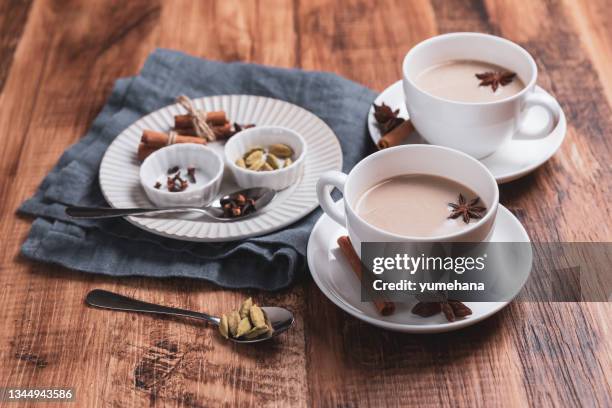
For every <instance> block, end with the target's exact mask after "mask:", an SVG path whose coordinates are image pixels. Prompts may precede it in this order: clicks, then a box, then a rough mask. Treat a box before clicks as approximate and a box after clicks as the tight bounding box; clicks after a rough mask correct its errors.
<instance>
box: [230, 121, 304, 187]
mask: <svg viewBox="0 0 612 408" xmlns="http://www.w3.org/2000/svg"><path fill="white" fill-rule="evenodd" d="M306 154H307V153H306V142H305V141H304V139H303V138H302V136H300V135H299V134H298V133H297V132H295V131H293V130H291V129H288V128H284V127H280V126H258V127H254V128H250V129H246V130H243V131H241V132H239V133H237V134H236V135H235V136H234V137H232V138H231V139H229V140H228V141H227V143H226V144H225V159H226V163H227V166H228V167H229V168H230V169H231V171H232V173H233V174H234V178H235V180H236V182H237V183H238V185H239V186H240V187H241V188H252V187H268V188H272V189H275V190H282V189H285V188H287V187H289V186H291V185H292V184H295V183H296V182H298V180H299V179H300V178H301V176H302V174H303V171H304V165H305V162H306Z"/></svg>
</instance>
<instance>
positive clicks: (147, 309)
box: [85, 289, 220, 326]
mask: <svg viewBox="0 0 612 408" xmlns="http://www.w3.org/2000/svg"><path fill="white" fill-rule="evenodd" d="M85 303H87V304H88V305H90V306H96V307H101V308H104V309H112V310H125V311H129V312H143V313H156V314H163V315H170V316H183V317H193V318H194V319H200V320H205V321H207V322H208V323H211V324H213V325H215V326H218V325H219V320H220V319H219V318H218V317H214V316H210V315H207V314H206V313H200V312H194V311H191V310H184V309H178V308H175V307H167V306H162V305H156V304H154V303H147V302H143V301H141V300H136V299H132V298H129V297H127V296H122V295H119V294H117V293H113V292H108V291H106V290H102V289H95V290H92V291H91V292H89V293H88V294H87V297H86V298H85Z"/></svg>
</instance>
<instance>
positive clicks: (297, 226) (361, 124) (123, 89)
mask: <svg viewBox="0 0 612 408" xmlns="http://www.w3.org/2000/svg"><path fill="white" fill-rule="evenodd" d="M181 94H185V95H188V96H190V97H192V98H197V97H201V96H206V95H219V94H253V95H261V96H267V97H271V98H277V99H282V100H285V101H288V102H291V103H294V104H296V105H299V106H302V107H304V108H305V109H307V110H309V111H311V112H313V113H314V114H316V115H317V116H319V117H320V118H321V119H323V120H324V121H325V122H326V123H327V124H328V125H329V126H330V127H331V128H332V129H333V130H334V132H335V134H336V135H337V136H338V138H339V139H340V144H341V146H342V152H343V155H344V170H349V169H351V168H352V167H353V166H354V165H355V163H357V161H359V159H361V158H362V157H364V156H365V155H366V154H367V153H369V152H370V151H371V149H372V143H371V142H370V141H369V138H368V135H367V129H366V117H367V113H368V109H369V107H370V104H371V103H372V101H373V100H374V97H375V94H374V92H372V91H371V90H369V89H368V88H365V87H363V86H361V85H359V84H356V83H354V82H351V81H349V80H346V79H344V78H341V77H339V76H337V75H334V74H330V73H323V72H308V71H302V70H297V69H280V68H271V67H265V66H261V65H255V64H245V63H222V62H215V61H208V60H204V59H200V58H194V57H190V56H188V55H185V54H183V53H180V52H176V51H170V50H163V49H160V50H156V51H155V52H153V53H152V54H151V55H150V56H149V57H148V59H147V61H146V63H145V65H144V67H143V69H142V71H141V72H140V74H139V75H138V76H135V77H132V78H125V79H119V80H118V81H117V82H116V84H115V86H114V89H113V91H112V94H111V95H110V97H109V99H108V101H107V103H106V105H105V106H104V108H103V109H102V111H101V112H100V114H99V115H98V117H97V118H96V119H95V121H94V123H93V125H92V127H91V129H90V130H89V132H87V134H86V135H85V137H83V138H82V139H81V140H80V141H79V142H78V143H77V144H75V145H73V146H72V147H70V148H69V149H68V150H66V151H65V152H64V154H63V155H62V157H61V158H60V160H59V162H58V163H57V165H56V166H55V167H54V168H53V170H52V171H51V172H50V173H49V175H47V177H46V178H45V179H44V180H43V182H42V184H41V185H40V187H39V188H38V191H36V193H35V195H34V196H33V197H32V198H30V199H29V200H27V201H26V202H24V203H23V204H22V205H21V207H20V208H19V212H21V213H23V214H29V215H32V216H34V217H36V219H35V220H34V223H33V225H32V229H31V231H30V233H29V235H28V237H27V239H26V241H25V243H24V244H23V246H22V253H23V254H24V255H25V256H26V257H28V258H31V259H35V260H38V261H43V262H51V263H55V264H59V265H63V266H65V267H68V268H71V269H76V270H79V271H83V272H92V273H101V274H106V275H114V276H134V275H136V276H151V277H177V276H180V277H190V278H200V279H205V280H208V281H210V282H214V283H216V284H218V285H220V286H223V287H227V288H258V289H265V290H278V289H282V288H285V287H287V286H289V285H290V284H291V283H293V282H294V281H295V280H296V279H297V278H298V277H299V275H300V274H301V273H303V271H304V270H305V264H306V262H305V254H306V244H307V241H308V235H309V233H310V231H311V229H312V227H313V225H314V223H315V221H316V220H317V219H318V218H319V216H320V215H321V211H320V210H316V211H314V212H313V213H311V214H309V215H308V216H307V217H305V218H303V219H302V220H300V221H298V222H296V223H294V224H293V225H290V226H288V227H286V228H284V229H282V230H279V231H277V232H274V233H271V234H268V235H266V236H263V237H255V238H249V239H245V240H241V241H235V242H225V243H194V242H184V241H178V240H172V239H168V238H163V237H160V236H157V235H153V234H150V233H148V232H145V231H143V230H141V229H139V228H137V227H135V226H133V225H132V224H130V223H128V222H127V221H125V220H123V219H109V220H99V221H98V220H96V221H93V220H79V221H77V220H73V219H70V218H68V217H67V216H66V215H65V214H64V209H65V208H66V205H85V206H107V205H108V204H107V203H106V202H105V200H104V198H103V197H102V193H101V191H100V186H99V184H98V168H99V166H100V161H101V160H102V157H103V155H104V152H105V150H106V148H107V147H108V146H109V144H110V143H111V142H112V141H113V139H114V138H115V137H116V136H117V135H118V134H119V133H121V131H122V130H123V129H125V128H126V127H128V126H129V125H131V124H132V123H133V122H135V121H136V120H137V119H139V118H140V117H141V116H143V115H145V114H148V113H150V112H152V111H154V110H157V109H159V108H161V107H163V106H166V105H168V104H172V103H174V99H175V97H176V96H177V95H181ZM245 259H248V260H249V262H244V260H245Z"/></svg>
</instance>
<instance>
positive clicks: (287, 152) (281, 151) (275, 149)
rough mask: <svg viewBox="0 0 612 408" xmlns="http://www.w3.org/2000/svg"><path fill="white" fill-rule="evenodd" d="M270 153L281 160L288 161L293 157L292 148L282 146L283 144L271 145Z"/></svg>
mask: <svg viewBox="0 0 612 408" xmlns="http://www.w3.org/2000/svg"><path fill="white" fill-rule="evenodd" d="M268 152H269V153H272V154H273V155H275V156H277V157H280V158H281V159H286V158H288V157H291V156H293V150H292V149H291V147H289V146H287V145H286V144H282V143H276V144H273V145H270V146H269V147H268Z"/></svg>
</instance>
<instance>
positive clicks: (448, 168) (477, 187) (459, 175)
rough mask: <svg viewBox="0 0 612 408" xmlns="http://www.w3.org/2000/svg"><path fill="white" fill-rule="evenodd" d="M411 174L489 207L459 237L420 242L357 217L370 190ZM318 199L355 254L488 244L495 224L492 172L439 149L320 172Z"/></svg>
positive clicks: (381, 155)
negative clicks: (390, 246) (366, 249)
mask: <svg viewBox="0 0 612 408" xmlns="http://www.w3.org/2000/svg"><path fill="white" fill-rule="evenodd" d="M411 174H419V175H431V176H438V177H443V178H447V179H450V180H454V181H456V182H458V183H460V184H462V185H464V186H465V187H467V188H469V189H470V190H471V191H474V192H475V193H476V194H478V196H479V197H480V199H481V201H482V204H483V205H484V206H485V207H486V208H487V211H486V213H485V215H484V216H483V217H482V218H481V219H479V220H477V221H476V222H474V223H470V224H469V225H468V226H466V227H465V228H464V229H462V230H461V231H459V232H455V233H450V234H445V235H441V236H427V237H419V236H409V235H398V234H395V233H391V232H388V231H385V230H383V229H381V228H378V227H376V226H374V225H372V224H370V223H368V222H367V221H366V220H364V219H363V218H362V217H361V216H360V215H359V214H358V213H357V211H356V206H357V203H358V201H359V198H360V197H361V196H362V195H363V194H364V193H365V192H366V191H367V190H368V189H370V188H371V187H373V186H375V185H377V184H378V183H380V182H382V181H384V180H386V179H389V178H392V177H396V176H403V175H411ZM333 187H336V188H337V189H338V190H340V192H342V194H343V196H344V205H343V206H339V205H337V204H336V203H334V201H333V200H332V198H331V195H330V192H331V190H332V188H333ZM317 197H318V200H319V204H320V205H321V208H323V211H325V213H326V214H327V215H328V216H329V217H330V218H331V219H333V220H334V221H336V222H337V223H338V224H340V225H341V226H343V227H345V228H346V229H347V230H348V234H349V237H350V239H351V242H352V244H353V247H354V248H355V251H356V252H357V253H358V254H361V243H362V242H414V243H421V242H432V243H433V242H486V241H488V240H489V239H490V236H491V233H492V230H493V226H494V224H495V217H496V214H497V207H498V204H499V189H498V187H497V182H496V181H495V177H493V175H492V174H491V172H490V171H489V170H488V169H487V168H486V167H485V166H484V165H483V164H482V163H480V162H479V161H478V160H476V159H474V158H473V157H471V156H469V155H467V154H465V153H462V152H459V151H457V150H453V149H449V148H446V147H441V146H431V145H404V146H397V147H393V148H390V149H385V150H381V151H379V152H376V153H374V154H371V155H370V156H368V157H366V158H365V159H363V160H362V161H360V162H359V163H357V165H356V166H355V167H353V169H352V170H351V171H350V173H349V174H345V173H342V172H339V171H329V172H327V173H324V174H323V175H322V176H321V178H320V179H319V180H318V182H317ZM390 205H392V203H390ZM407 216H409V215H407Z"/></svg>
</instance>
